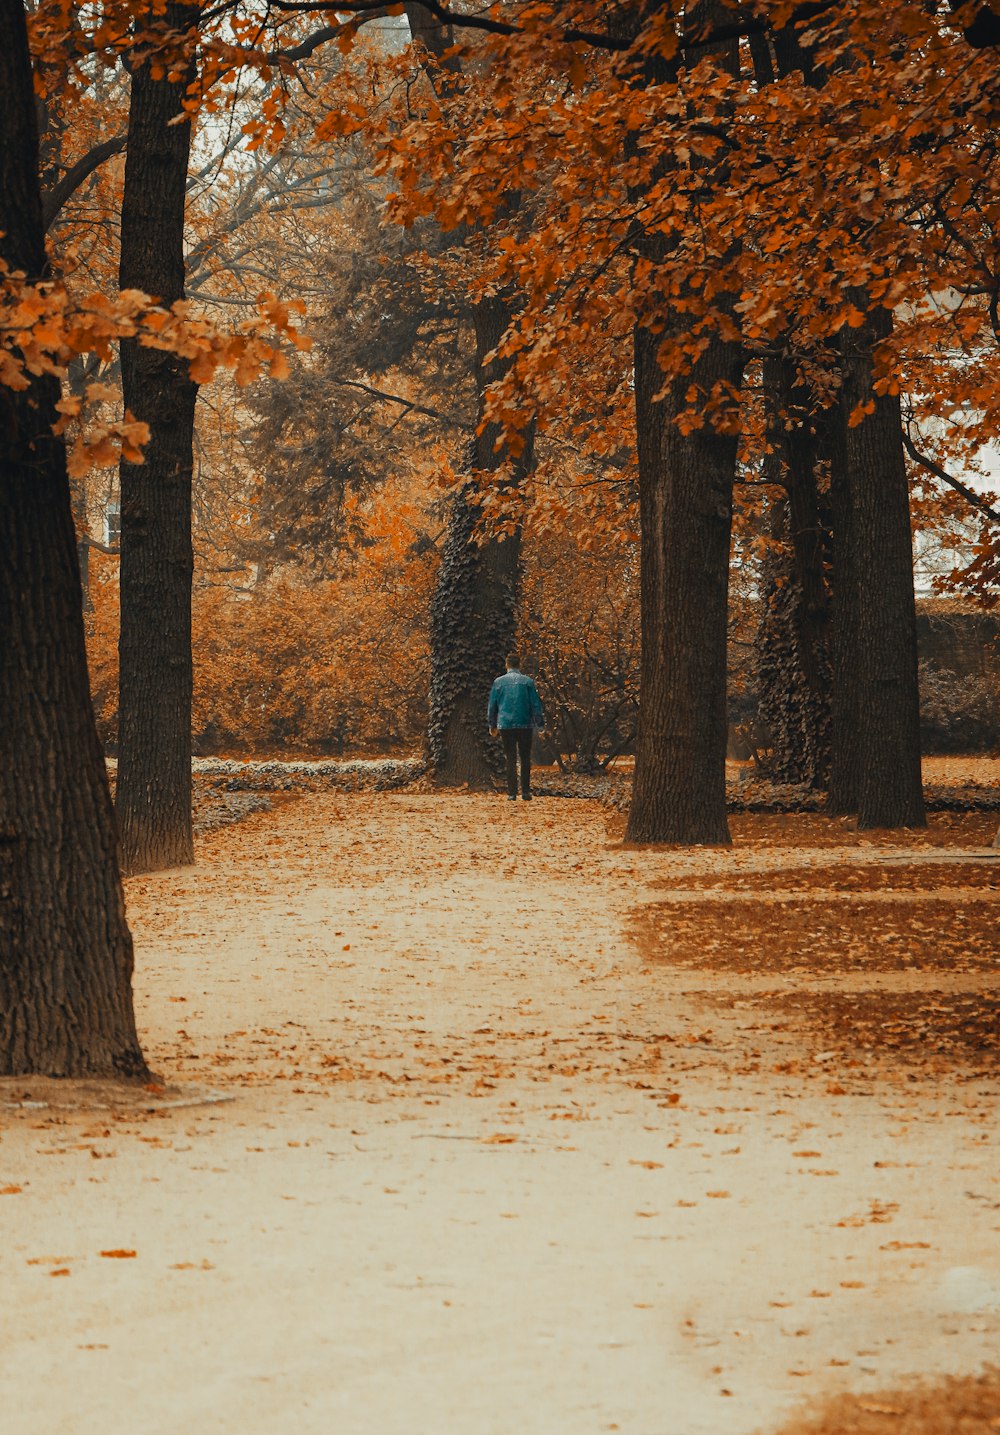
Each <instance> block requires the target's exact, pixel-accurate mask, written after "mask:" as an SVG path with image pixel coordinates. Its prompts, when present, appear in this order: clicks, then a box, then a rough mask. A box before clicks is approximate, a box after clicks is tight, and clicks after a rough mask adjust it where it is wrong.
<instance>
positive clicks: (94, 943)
mask: <svg viewBox="0 0 1000 1435" xmlns="http://www.w3.org/2000/svg"><path fill="white" fill-rule="evenodd" d="M0 216H2V230H3V232H2V233H0V260H2V261H3V263H4V264H5V265H6V266H7V267H8V268H9V269H10V270H12V271H17V272H20V273H23V274H24V275H26V280H25V282H26V283H28V284H32V283H36V282H37V281H38V280H40V279H42V278H44V277H45V275H46V258H45V244H44V231H43V223H42V205H41V196H40V192H39V184H38V135H37V130H36V121H35V103H34V95H33V90H32V73H31V61H30V58H29V53H28V41H27V34H26V31H25V10H24V5H23V4H22V0H0ZM58 399H59V388H58V385H57V384H56V383H55V381H54V380H52V379H49V378H40V379H39V378H36V379H33V380H32V382H31V384H30V387H29V388H28V389H26V390H25V391H24V392H15V391H14V390H12V389H9V388H0V544H2V549H3V551H2V555H0V1075H2V1076H11V1075H24V1074H27V1073H29V1072H36V1073H42V1074H45V1075H50V1076H120V1077H143V1076H145V1075H147V1072H146V1064H145V1061H144V1059H143V1055H142V1051H141V1050H140V1047H139V1041H138V1037H137V1035H136V1030H135V1019H134V1017H133V1012H132V939H131V936H130V935H129V930H128V927H127V925H126V923H125V910H124V904H123V901H122V889H121V880H120V876H119V868H118V840H117V833H116V830H115V823H114V812H113V810H112V806H111V799H110V795H109V793H108V784H107V775H106V773H105V767H104V758H103V754H102V752H101V748H100V744H99V742H98V738H97V730H96V727H95V724H94V715H93V709H92V707H91V702H90V685H89V682H88V678H87V662H86V655H85V650H84V636H83V617H82V612H81V590H80V569H79V565H78V562H77V553H76V538H75V534H74V530H73V515H72V509H71V503H70V489H69V480H68V478H67V473H66V454H65V450H64V447H63V444H62V441H61V440H59V439H56V438H55V437H54V436H53V433H52V425H53V423H54V422H55V420H56V418H57V414H56V409H55V405H56V403H57V402H58Z"/></svg>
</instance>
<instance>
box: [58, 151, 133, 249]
mask: <svg viewBox="0 0 1000 1435" xmlns="http://www.w3.org/2000/svg"><path fill="white" fill-rule="evenodd" d="M125 141H126V136H125V135H123V134H121V135H115V136H114V138H113V139H109V140H103V141H102V142H101V143H100V144H98V145H94V148H93V149H92V150H90V151H88V153H87V154H85V155H84V156H83V157H82V158H81V159H78V160H77V162H76V164H74V165H70V167H69V169H68V170H67V171H66V173H65V174H64V175H63V176H62V178H61V179H59V180H57V181H56V183H55V184H54V185H52V187H51V189H47V190H46V191H45V193H44V194H43V195H42V218H43V220H44V222H45V228H46V231H48V230H49V229H51V227H52V224H53V223H54V221H55V220H56V218H57V217H58V214H59V211H60V210H61V209H62V207H63V205H64V204H65V203H66V201H67V200H68V199H69V198H70V197H71V196H72V195H74V194H75V193H76V191H77V190H78V189H79V188H80V186H81V184H83V183H84V181H85V180H88V179H89V178H90V176H91V175H92V174H93V173H94V170H95V169H100V167H101V165H102V164H104V163H105V161H107V160H109V159H111V157H112V155H116V154H121V152H122V150H123V149H124V148H125Z"/></svg>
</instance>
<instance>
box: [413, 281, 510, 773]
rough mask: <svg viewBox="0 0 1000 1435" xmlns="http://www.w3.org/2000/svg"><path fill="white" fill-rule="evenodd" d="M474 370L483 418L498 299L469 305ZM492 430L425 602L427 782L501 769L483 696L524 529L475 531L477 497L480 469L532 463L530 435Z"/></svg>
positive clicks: (493, 672) (499, 666)
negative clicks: (479, 535) (506, 436)
mask: <svg viewBox="0 0 1000 1435" xmlns="http://www.w3.org/2000/svg"><path fill="white" fill-rule="evenodd" d="M473 321H474V324H475V331H476V375H477V384H478V390H479V417H480V419H481V418H482V416H483V406H484V402H485V395H486V389H487V387H488V385H489V384H490V383H492V382H493V381H494V380H495V379H497V378H499V377H500V375H501V374H502V372H503V365H504V360H503V359H501V358H494V359H493V360H492V361H491V362H490V363H489V364H487V363H486V361H485V360H486V355H487V354H488V353H490V352H492V351H495V349H496V347H497V345H498V344H499V342H500V339H501V337H502V335H503V333H504V330H505V329H506V328H507V325H508V323H509V321H510V312H509V309H508V306H507V305H506V304H505V303H504V301H503V300H502V299H500V298H497V297H492V298H488V299H484V300H482V301H480V302H479V303H478V304H476V305H475V308H474V311H473ZM497 438H498V430H497V428H496V426H495V425H494V424H488V425H486V427H485V428H484V429H483V430H482V432H481V433H478V434H477V435H476V438H475V440H474V441H473V442H472V444H470V453H469V459H470V465H471V468H472V470H473V472H472V475H471V477H470V479H469V481H468V482H467V483H466V484H464V485H463V486H462V487H461V488H460V489H459V490H458V492H457V493H456V494H455V497H454V498H453V500H452V505H451V512H450V515H449V522H448V535H447V538H446V541H445V546H444V551H443V553H442V556H441V572H440V576H439V578H438V585H437V590H436V592H435V594H434V600H433V603H432V606H431V691H430V721H429V724H428V764H429V769H430V773H431V776H432V778H433V780H434V781H435V782H436V783H438V784H439V785H440V786H443V787H458V786H463V785H466V784H467V785H468V786H470V787H476V788H483V789H488V788H492V787H493V785H494V780H495V779H496V778H498V777H499V775H500V768H501V766H502V759H501V754H500V750H499V748H498V745H497V743H496V740H495V739H493V738H491V737H490V735H489V731H488V729H487V726H486V702H487V698H488V696H489V691H490V686H491V684H492V682H493V679H494V678H496V677H498V676H499V675H500V674H501V673H502V672H503V670H504V656H505V654H506V653H507V652H509V651H510V649H511V647H512V646H513V642H514V633H515V628H516V622H517V606H518V600H519V597H520V589H521V530H520V526H519V525H516V524H515V525H514V526H513V528H512V531H511V532H510V533H509V534H507V535H506V536H505V537H504V538H503V539H500V538H499V537H497V538H489V539H487V540H486V541H485V542H478V541H477V539H476V533H475V530H476V523H477V519H478V517H479V514H480V510H479V507H478V505H477V504H476V503H475V502H474V501H473V502H470V499H474V497H475V494H476V492H477V491H478V486H479V483H480V482H481V477H477V475H480V476H482V475H487V474H490V473H497V472H498V471H499V470H500V469H502V468H504V467H505V466H506V465H508V464H509V465H510V473H509V477H508V478H507V479H506V480H504V481H505V482H507V483H509V484H510V485H512V486H514V487H516V485H517V484H518V483H519V482H520V481H521V480H522V479H523V478H525V477H526V476H527V474H529V473H530V472H531V468H532V466H533V463H534V451H533V443H532V435H531V434H530V433H529V434H527V435H526V436H525V442H524V447H523V448H522V450H521V452H520V453H519V454H517V455H516V456H512V455H511V454H510V453H509V452H508V451H507V450H506V448H505V447H503V446H501V448H500V449H499V450H498V449H497V447H496V443H497Z"/></svg>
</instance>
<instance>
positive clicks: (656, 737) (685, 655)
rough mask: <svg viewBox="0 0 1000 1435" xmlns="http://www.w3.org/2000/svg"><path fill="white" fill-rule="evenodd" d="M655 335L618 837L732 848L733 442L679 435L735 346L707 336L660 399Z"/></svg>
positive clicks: (644, 397) (727, 369) (725, 375)
mask: <svg viewBox="0 0 1000 1435" xmlns="http://www.w3.org/2000/svg"><path fill="white" fill-rule="evenodd" d="M658 349H659V337H658V336H657V335H654V334H651V333H650V332H649V330H648V329H644V328H639V329H637V330H636V335H635V402H636V426H637V439H638V459H639V515H640V525H641V533H642V538H641V546H640V554H641V580H640V607H641V613H642V661H641V671H640V681H639V729H638V740H637V744H636V758H635V777H634V781H633V788H632V804H631V807H630V809H629V817H628V825H627V828H626V832H625V840H626V841H628V842H677V843H686V844H711V843H728V842H729V840H730V838H729V824H728V821H727V819H726V743H727V737H728V727H727V719H726V641H727V636H728V604H729V549H730V535H731V528H732V515H733V479H734V474H735V469H736V448H737V440H736V437H735V436H734V435H730V434H719V433H716V432H715V431H714V430H713V429H712V428H711V427H710V426H707V427H705V428H702V429H697V430H695V431H694V432H693V433H690V434H686V435H685V434H683V433H682V432H681V430H680V429H679V428H678V427H677V422H676V420H677V417H678V415H679V414H681V413H683V412H684V411H685V410H686V409H687V408H688V407H689V405H688V403H687V400H686V393H687V390H688V387H689V386H690V385H691V384H697V385H699V387H702V388H704V389H706V390H710V389H711V387H712V385H713V384H714V383H715V382H716V381H718V380H722V381H724V382H726V383H728V384H733V385H738V384H739V382H740V378H741V375H742V368H743V356H742V353H741V351H740V349H739V347H738V346H736V345H733V344H728V343H723V342H722V341H720V340H718V339H713V340H712V341H711V342H710V344H709V345H708V348H707V349H706V351H705V353H704V354H703V355H702V357H701V358H700V359H699V360H698V363H697V364H696V365H695V367H694V369H693V370H692V372H691V374H690V375H688V376H686V377H685V378H684V379H683V380H682V381H680V382H679V383H676V384H673V385H671V386H670V388H669V390H668V392H667V394H666V396H665V397H664V398H662V399H656V398H654V395H655V394H656V393H657V392H658V390H659V389H660V388H661V387H662V384H663V374H662V370H661V369H660V365H659V361H658V357H657V353H658Z"/></svg>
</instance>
